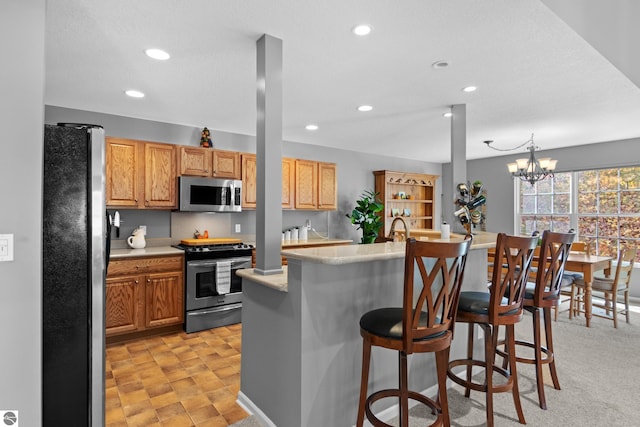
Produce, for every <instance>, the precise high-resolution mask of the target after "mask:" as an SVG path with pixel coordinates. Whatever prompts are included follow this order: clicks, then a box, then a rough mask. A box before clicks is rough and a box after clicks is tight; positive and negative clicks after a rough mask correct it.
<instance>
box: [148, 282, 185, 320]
mask: <svg viewBox="0 0 640 427" xmlns="http://www.w3.org/2000/svg"><path fill="white" fill-rule="evenodd" d="M182 277H183V276H182V273H181V272H168V273H154V274H148V275H147V276H145V281H146V283H145V286H146V301H145V312H146V315H145V327H146V328H154V327H159V326H168V325H175V324H180V323H182V321H183V319H184V302H183V301H184V297H183V292H184V285H183V278H182Z"/></svg>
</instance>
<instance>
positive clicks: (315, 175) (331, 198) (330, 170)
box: [295, 159, 338, 210]
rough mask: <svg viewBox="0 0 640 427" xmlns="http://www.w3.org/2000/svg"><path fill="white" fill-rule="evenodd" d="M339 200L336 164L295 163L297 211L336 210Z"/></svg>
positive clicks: (303, 161) (297, 161)
mask: <svg viewBox="0 0 640 427" xmlns="http://www.w3.org/2000/svg"><path fill="white" fill-rule="evenodd" d="M337 199H338V197H337V177H336V165H335V163H325V162H314V161H311V160H299V159H297V160H296V161H295V208H296V209H313V210H335V209H337Z"/></svg>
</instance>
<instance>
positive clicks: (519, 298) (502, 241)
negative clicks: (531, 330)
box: [447, 233, 538, 427]
mask: <svg viewBox="0 0 640 427" xmlns="http://www.w3.org/2000/svg"><path fill="white" fill-rule="evenodd" d="M537 242H538V237H536V236H532V237H519V236H509V235H507V234H504V233H500V234H498V238H497V241H496V251H495V257H494V263H493V276H492V279H491V284H490V285H489V292H488V293H487V292H472V291H465V292H461V293H460V301H459V302H458V315H457V318H456V321H457V322H464V323H468V325H469V332H468V341H467V358H466V359H458V360H453V361H451V362H449V369H448V370H447V375H448V377H449V378H450V379H451V380H452V381H453V382H455V383H456V384H458V385H461V386H462V387H464V388H465V397H469V396H470V394H471V390H475V391H481V392H484V393H486V396H485V400H486V413H487V425H488V426H490V427H491V426H493V393H501V392H506V391H511V392H512V394H513V401H514V404H515V407H516V412H517V414H518V420H519V421H520V423H522V424H525V419H524V414H523V412H522V405H521V404H520V394H519V391H518V376H517V371H516V359H515V357H509V355H512V354H513V355H515V335H514V325H515V324H516V323H518V322H519V321H520V320H521V319H522V313H523V302H524V294H525V287H526V284H527V276H528V274H529V268H530V267H531V260H532V259H533V252H534V249H535V247H536V244H537ZM483 274H484V273H483ZM476 324H477V325H478V326H479V327H481V328H482V329H483V331H484V360H474V359H473V343H474V338H473V329H474V325H476ZM503 325H504V326H505V327H506V334H505V343H506V345H507V347H508V352H507V354H506V356H507V359H508V363H509V369H508V370H507V369H504V368H502V367H500V366H497V365H496V361H495V355H496V349H497V347H498V332H499V327H500V326H503ZM458 366H464V367H466V370H465V371H466V379H465V378H462V377H460V376H458V375H457V373H455V372H454V368H456V367H458ZM474 366H480V367H484V371H485V376H484V377H485V378H484V383H482V384H480V383H477V382H474V381H473V379H472V373H471V370H472V368H473V367H474ZM494 372H496V373H498V374H500V375H502V376H503V377H504V378H505V382H504V383H503V384H494V383H493V373H494Z"/></svg>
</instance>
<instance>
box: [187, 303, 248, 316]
mask: <svg viewBox="0 0 640 427" xmlns="http://www.w3.org/2000/svg"><path fill="white" fill-rule="evenodd" d="M240 307H242V304H229V305H225V306H222V307H216V308H215V309H214V310H204V311H203V310H198V311H194V312H191V313H188V314H189V316H206V315H208V314H213V313H220V312H222V311H231V310H237V309H238V308H240Z"/></svg>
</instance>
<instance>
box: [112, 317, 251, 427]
mask: <svg viewBox="0 0 640 427" xmlns="http://www.w3.org/2000/svg"><path fill="white" fill-rule="evenodd" d="M241 332H242V325H241V324H236V325H230V326H226V327H221V328H216V329H210V330H207V331H202V332H197V333H192V334H186V333H184V332H178V333H174V334H170V335H163V336H159V337H152V338H146V339H140V340H136V341H132V342H125V343H118V344H110V345H108V346H107V349H106V352H107V356H106V397H105V412H106V425H107V426H108V427H134V426H145V427H148V426H171V427H174V426H175V427H180V426H198V427H205V426H206V427H209V426H215V427H222V426H228V425H231V424H233V423H235V422H237V421H239V420H241V419H243V418H245V417H247V416H248V414H247V413H246V412H245V411H244V410H243V409H242V408H241V407H240V406H238V404H237V403H236V396H237V393H238V390H239V389H240V346H241Z"/></svg>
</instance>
